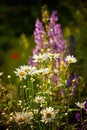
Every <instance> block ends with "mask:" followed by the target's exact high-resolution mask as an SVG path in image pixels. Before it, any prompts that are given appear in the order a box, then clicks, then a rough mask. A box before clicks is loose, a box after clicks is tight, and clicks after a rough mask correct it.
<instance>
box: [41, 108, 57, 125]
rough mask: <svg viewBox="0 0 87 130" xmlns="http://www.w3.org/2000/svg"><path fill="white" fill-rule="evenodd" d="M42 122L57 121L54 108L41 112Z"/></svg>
mask: <svg viewBox="0 0 87 130" xmlns="http://www.w3.org/2000/svg"><path fill="white" fill-rule="evenodd" d="M41 114H42V120H41V122H44V123H48V122H51V121H52V120H54V119H55V111H54V109H53V108H52V107H48V108H46V109H43V110H42V111H41Z"/></svg>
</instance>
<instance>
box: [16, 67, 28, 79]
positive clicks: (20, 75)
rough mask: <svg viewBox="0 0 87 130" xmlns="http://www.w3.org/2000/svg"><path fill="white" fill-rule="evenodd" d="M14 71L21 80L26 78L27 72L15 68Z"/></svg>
mask: <svg viewBox="0 0 87 130" xmlns="http://www.w3.org/2000/svg"><path fill="white" fill-rule="evenodd" d="M14 73H15V74H16V76H19V78H20V80H22V79H23V78H24V79H26V75H27V72H25V71H24V70H23V69H20V68H16V71H14Z"/></svg>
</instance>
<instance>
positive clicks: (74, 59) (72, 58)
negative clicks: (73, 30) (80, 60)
mask: <svg viewBox="0 0 87 130" xmlns="http://www.w3.org/2000/svg"><path fill="white" fill-rule="evenodd" d="M65 60H66V61H67V62H68V63H76V62H77V59H76V58H75V57H74V56H73V55H72V56H71V55H68V56H67V57H66V58H65Z"/></svg>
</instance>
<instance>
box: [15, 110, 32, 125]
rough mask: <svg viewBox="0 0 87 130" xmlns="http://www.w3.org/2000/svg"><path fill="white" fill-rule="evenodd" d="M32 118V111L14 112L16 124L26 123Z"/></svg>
mask: <svg viewBox="0 0 87 130" xmlns="http://www.w3.org/2000/svg"><path fill="white" fill-rule="evenodd" d="M32 119H33V114H32V112H16V113H15V116H14V120H15V122H16V123H18V124H22V123H25V122H26V123H27V122H29V121H31V120H32Z"/></svg>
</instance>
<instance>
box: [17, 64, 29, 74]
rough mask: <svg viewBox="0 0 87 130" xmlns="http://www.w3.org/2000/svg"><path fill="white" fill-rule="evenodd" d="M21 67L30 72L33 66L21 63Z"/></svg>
mask: <svg viewBox="0 0 87 130" xmlns="http://www.w3.org/2000/svg"><path fill="white" fill-rule="evenodd" d="M20 69H22V70H24V71H25V72H26V73H29V71H30V69H31V67H30V66H29V65H21V66H20Z"/></svg>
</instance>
